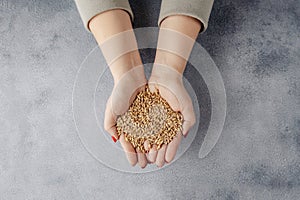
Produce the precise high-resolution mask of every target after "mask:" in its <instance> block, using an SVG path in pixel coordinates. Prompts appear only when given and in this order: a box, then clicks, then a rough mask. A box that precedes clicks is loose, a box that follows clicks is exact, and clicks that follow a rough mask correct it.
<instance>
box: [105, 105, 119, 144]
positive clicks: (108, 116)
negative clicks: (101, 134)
mask: <svg viewBox="0 0 300 200" xmlns="http://www.w3.org/2000/svg"><path fill="white" fill-rule="evenodd" d="M110 108H111V101H110V100H108V102H107V105H106V109H105V116H104V129H105V130H106V131H107V132H108V133H109V134H110V135H111V136H113V137H115V138H116V139H118V133H117V129H116V120H117V117H116V116H115V115H114V114H113V113H112V110H111V109H110Z"/></svg>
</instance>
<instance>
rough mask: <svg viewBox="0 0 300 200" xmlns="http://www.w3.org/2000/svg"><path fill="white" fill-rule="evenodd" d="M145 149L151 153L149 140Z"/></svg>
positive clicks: (145, 144)
mask: <svg viewBox="0 0 300 200" xmlns="http://www.w3.org/2000/svg"><path fill="white" fill-rule="evenodd" d="M144 148H145V150H146V151H149V150H150V143H149V141H148V140H146V141H145V142H144Z"/></svg>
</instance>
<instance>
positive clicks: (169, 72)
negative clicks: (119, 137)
mask: <svg viewBox="0 0 300 200" xmlns="http://www.w3.org/2000/svg"><path fill="white" fill-rule="evenodd" d="M148 84H149V89H150V91H151V92H153V91H155V90H158V91H159V93H160V95H161V96H162V97H163V98H164V99H165V100H166V101H167V102H168V103H169V105H170V106H171V108H172V109H173V110H174V111H180V112H181V114H182V115H183V124H182V131H180V132H178V133H177V135H176V137H175V138H174V139H173V140H172V141H171V142H170V143H169V144H168V145H166V144H164V145H163V146H162V147H161V148H160V149H159V150H157V147H156V146H153V147H152V148H151V149H150V150H149V153H148V154H147V159H148V160H149V162H151V163H155V164H156V165H157V166H158V167H162V166H163V165H164V164H165V162H167V163H169V162H171V161H172V160H173V159H174V157H175V155H176V152H177V149H178V147H179V145H180V142H181V139H182V135H183V136H186V135H187V134H188V131H189V129H190V128H191V127H192V126H193V125H194V123H195V121H196V118H195V113H194V109H193V103H192V100H191V98H190V96H189V94H188V93H187V91H186V89H185V87H184V85H183V80H182V74H181V73H179V72H178V71H176V70H175V69H174V68H172V67H170V66H166V65H160V64H154V66H153V70H152V74H151V77H150V79H149V81H148ZM146 146H148V145H147V144H145V147H146Z"/></svg>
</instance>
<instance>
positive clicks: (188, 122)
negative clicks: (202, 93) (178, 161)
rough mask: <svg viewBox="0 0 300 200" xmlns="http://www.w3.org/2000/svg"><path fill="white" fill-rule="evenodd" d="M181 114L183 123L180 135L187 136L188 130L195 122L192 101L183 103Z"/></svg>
mask: <svg viewBox="0 0 300 200" xmlns="http://www.w3.org/2000/svg"><path fill="white" fill-rule="evenodd" d="M181 113H182V116H183V124H182V135H183V136H185V137H186V136H187V134H188V131H189V130H190V129H191V127H192V126H193V125H194V124H195V122H196V117H195V112H194V108H193V103H192V101H191V100H190V101H189V103H186V104H184V107H183V109H182V111H181Z"/></svg>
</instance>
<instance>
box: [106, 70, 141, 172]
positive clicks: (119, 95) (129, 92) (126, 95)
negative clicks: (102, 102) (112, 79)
mask: <svg viewBox="0 0 300 200" xmlns="http://www.w3.org/2000/svg"><path fill="white" fill-rule="evenodd" d="M145 85H146V78H145V75H144V71H143V67H142V66H141V67H135V68H134V69H132V70H130V71H129V72H127V73H126V74H124V75H123V76H122V77H121V78H120V80H118V81H116V83H115V86H114V88H113V91H112V93H111V96H110V97H109V99H108V101H107V104H106V110H105V117H104V129H105V130H106V131H107V132H108V133H109V134H110V135H111V136H112V137H114V138H116V139H119V141H120V143H121V145H122V147H123V149H124V151H125V153H126V156H127V159H128V161H129V163H130V164H131V165H133V166H134V165H135V164H136V163H137V162H139V164H140V166H141V167H142V168H144V167H145V166H146V164H147V159H146V156H145V154H143V153H141V152H139V151H136V150H135V149H134V147H133V146H132V145H131V143H130V142H128V141H126V140H125V137H124V134H121V135H120V137H118V133H117V128H116V121H117V117H118V116H119V115H122V114H124V113H125V112H126V111H127V110H128V108H129V106H130V104H131V103H132V102H133V100H134V98H135V97H136V95H137V93H138V92H139V91H141V90H143V89H144V87H145Z"/></svg>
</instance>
